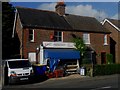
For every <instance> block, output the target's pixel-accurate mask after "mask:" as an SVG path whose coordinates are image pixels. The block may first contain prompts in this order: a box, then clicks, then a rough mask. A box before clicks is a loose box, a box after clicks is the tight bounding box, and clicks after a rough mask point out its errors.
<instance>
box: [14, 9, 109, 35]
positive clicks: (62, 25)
mask: <svg viewBox="0 0 120 90" xmlns="http://www.w3.org/2000/svg"><path fill="white" fill-rule="evenodd" d="M16 8H17V11H18V13H19V16H20V20H21V23H22V25H23V27H32V28H49V29H54V30H55V29H59V30H68V31H69V30H72V31H75V30H76V31H82V32H99V33H110V32H109V31H108V30H106V29H105V28H104V27H103V26H102V25H101V24H100V23H99V22H98V21H97V20H96V19H95V18H93V17H84V16H77V15H71V14H66V15H65V16H59V15H58V14H57V13H56V12H53V11H46V10H37V9H31V8H23V7H16Z"/></svg>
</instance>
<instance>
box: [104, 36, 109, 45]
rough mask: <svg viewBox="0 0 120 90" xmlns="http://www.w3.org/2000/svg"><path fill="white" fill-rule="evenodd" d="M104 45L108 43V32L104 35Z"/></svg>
mask: <svg viewBox="0 0 120 90" xmlns="http://www.w3.org/2000/svg"><path fill="white" fill-rule="evenodd" d="M104 45H108V42H107V34H105V35H104Z"/></svg>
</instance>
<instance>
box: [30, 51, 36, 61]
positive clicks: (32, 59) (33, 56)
mask: <svg viewBox="0 0 120 90" xmlns="http://www.w3.org/2000/svg"><path fill="white" fill-rule="evenodd" d="M28 58H29V60H30V62H36V52H29V53H28Z"/></svg>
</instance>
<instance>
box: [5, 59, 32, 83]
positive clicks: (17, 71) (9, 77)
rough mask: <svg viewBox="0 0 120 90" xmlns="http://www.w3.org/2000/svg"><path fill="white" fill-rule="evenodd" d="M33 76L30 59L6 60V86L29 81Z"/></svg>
mask: <svg viewBox="0 0 120 90" xmlns="http://www.w3.org/2000/svg"><path fill="white" fill-rule="evenodd" d="M33 75H34V71H33V68H32V65H31V63H30V62H29V60H28V59H8V60H4V82H5V85H6V84H15V83H19V82H22V81H29V80H30V79H31V78H32V76H33Z"/></svg>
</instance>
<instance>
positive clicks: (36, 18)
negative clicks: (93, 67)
mask: <svg viewBox="0 0 120 90" xmlns="http://www.w3.org/2000/svg"><path fill="white" fill-rule="evenodd" d="M65 7H66V5H65V3H63V2H59V3H57V5H56V7H55V9H56V11H47V10H37V9H31V8H25V7H16V17H15V23H14V29H13V36H14V35H18V37H19V40H20V55H21V58H32V59H33V61H31V62H36V58H37V59H38V58H40V56H36V54H37V53H39V54H41V52H37V50H39V48H38V47H40V46H42V45H43V43H44V42H53V43H54V42H55V43H56V42H58V43H63V44H64V43H71V42H72V39H73V36H78V37H81V38H83V40H84V42H85V44H86V46H87V47H88V48H89V49H90V51H93V52H94V53H96V54H95V59H96V63H97V64H104V63H106V58H105V55H106V54H107V53H110V43H109V41H110V40H109V36H110V32H109V31H108V30H107V29H105V28H104V27H103V26H102V25H101V24H100V23H99V22H98V21H97V20H96V19H95V18H94V17H86V16H78V15H72V14H66V13H65ZM63 44H62V45H63ZM53 48H54V47H53ZM38 62H40V61H38Z"/></svg>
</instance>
